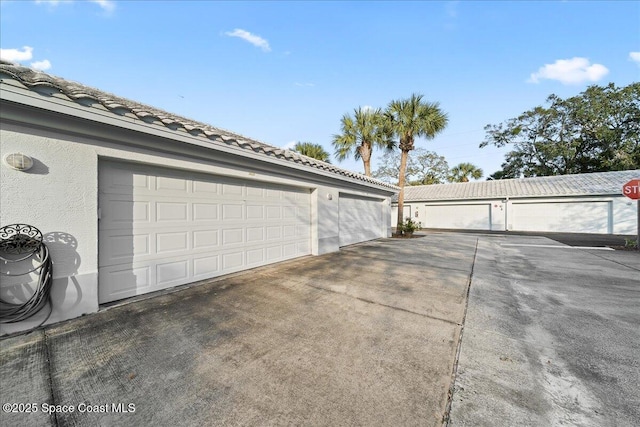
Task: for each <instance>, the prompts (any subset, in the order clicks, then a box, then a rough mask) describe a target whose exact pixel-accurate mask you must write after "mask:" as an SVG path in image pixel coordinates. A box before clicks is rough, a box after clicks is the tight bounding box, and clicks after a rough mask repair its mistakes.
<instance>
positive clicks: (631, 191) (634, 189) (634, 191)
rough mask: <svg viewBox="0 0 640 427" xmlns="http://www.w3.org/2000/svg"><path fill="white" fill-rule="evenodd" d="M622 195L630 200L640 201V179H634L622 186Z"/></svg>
mask: <svg viewBox="0 0 640 427" xmlns="http://www.w3.org/2000/svg"><path fill="white" fill-rule="evenodd" d="M622 194H624V195H625V196H627V197H628V198H630V199H633V200H638V199H640V179H632V180H631V181H629V182H627V183H626V184H625V185H623V186H622Z"/></svg>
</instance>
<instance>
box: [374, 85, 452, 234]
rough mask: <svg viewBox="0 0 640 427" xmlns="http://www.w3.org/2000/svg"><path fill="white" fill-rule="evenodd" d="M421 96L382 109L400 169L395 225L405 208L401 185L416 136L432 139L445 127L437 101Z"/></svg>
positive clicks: (391, 103)
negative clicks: (394, 137) (393, 140)
mask: <svg viewBox="0 0 640 427" xmlns="http://www.w3.org/2000/svg"><path fill="white" fill-rule="evenodd" d="M422 98H423V96H422V95H417V94H412V95H411V97H410V98H406V99H399V100H395V101H391V102H390V103H389V106H388V107H387V110H386V112H385V117H386V120H387V127H388V128H389V130H390V132H391V133H392V134H393V135H395V136H396V137H397V138H398V140H399V144H398V147H399V148H400V153H401V154H400V170H399V173H398V186H399V187H400V193H399V194H398V224H400V223H402V220H403V218H402V213H403V209H404V186H405V176H406V170H407V158H408V157H409V152H410V151H411V150H413V149H414V148H415V138H416V137H424V138H426V139H432V138H434V137H435V136H436V135H437V134H438V133H440V132H442V131H443V130H444V128H445V127H446V126H447V123H448V118H447V115H446V114H445V113H444V112H443V111H442V110H441V109H440V106H439V104H438V103H437V102H427V101H423V100H422Z"/></svg>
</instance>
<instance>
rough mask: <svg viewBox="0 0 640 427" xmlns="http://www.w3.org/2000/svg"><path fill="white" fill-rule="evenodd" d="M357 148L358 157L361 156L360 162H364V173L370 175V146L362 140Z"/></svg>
mask: <svg viewBox="0 0 640 427" xmlns="http://www.w3.org/2000/svg"><path fill="white" fill-rule="evenodd" d="M358 150H359V151H360V157H362V163H364V174H365V175H366V176H371V146H369V145H368V144H365V143H364V142H363V143H362V145H360V147H358Z"/></svg>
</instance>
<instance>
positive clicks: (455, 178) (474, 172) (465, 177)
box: [447, 163, 484, 182]
mask: <svg viewBox="0 0 640 427" xmlns="http://www.w3.org/2000/svg"><path fill="white" fill-rule="evenodd" d="M483 174H484V172H482V169H480V168H479V167H477V166H476V165H474V164H472V163H460V164H459V165H456V166H454V167H452V168H451V170H450V171H449V176H448V177H447V181H449V182H469V178H473V179H480V178H482V175H483Z"/></svg>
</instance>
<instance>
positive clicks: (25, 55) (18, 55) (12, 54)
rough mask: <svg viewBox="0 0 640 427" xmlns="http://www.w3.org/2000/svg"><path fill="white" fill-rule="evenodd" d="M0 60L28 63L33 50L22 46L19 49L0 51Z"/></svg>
mask: <svg viewBox="0 0 640 427" xmlns="http://www.w3.org/2000/svg"><path fill="white" fill-rule="evenodd" d="M0 58H2V59H4V60H5V61H10V62H20V61H28V60H30V59H31V58H33V48H32V47H30V46H24V47H23V48H22V50H20V49H0Z"/></svg>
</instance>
